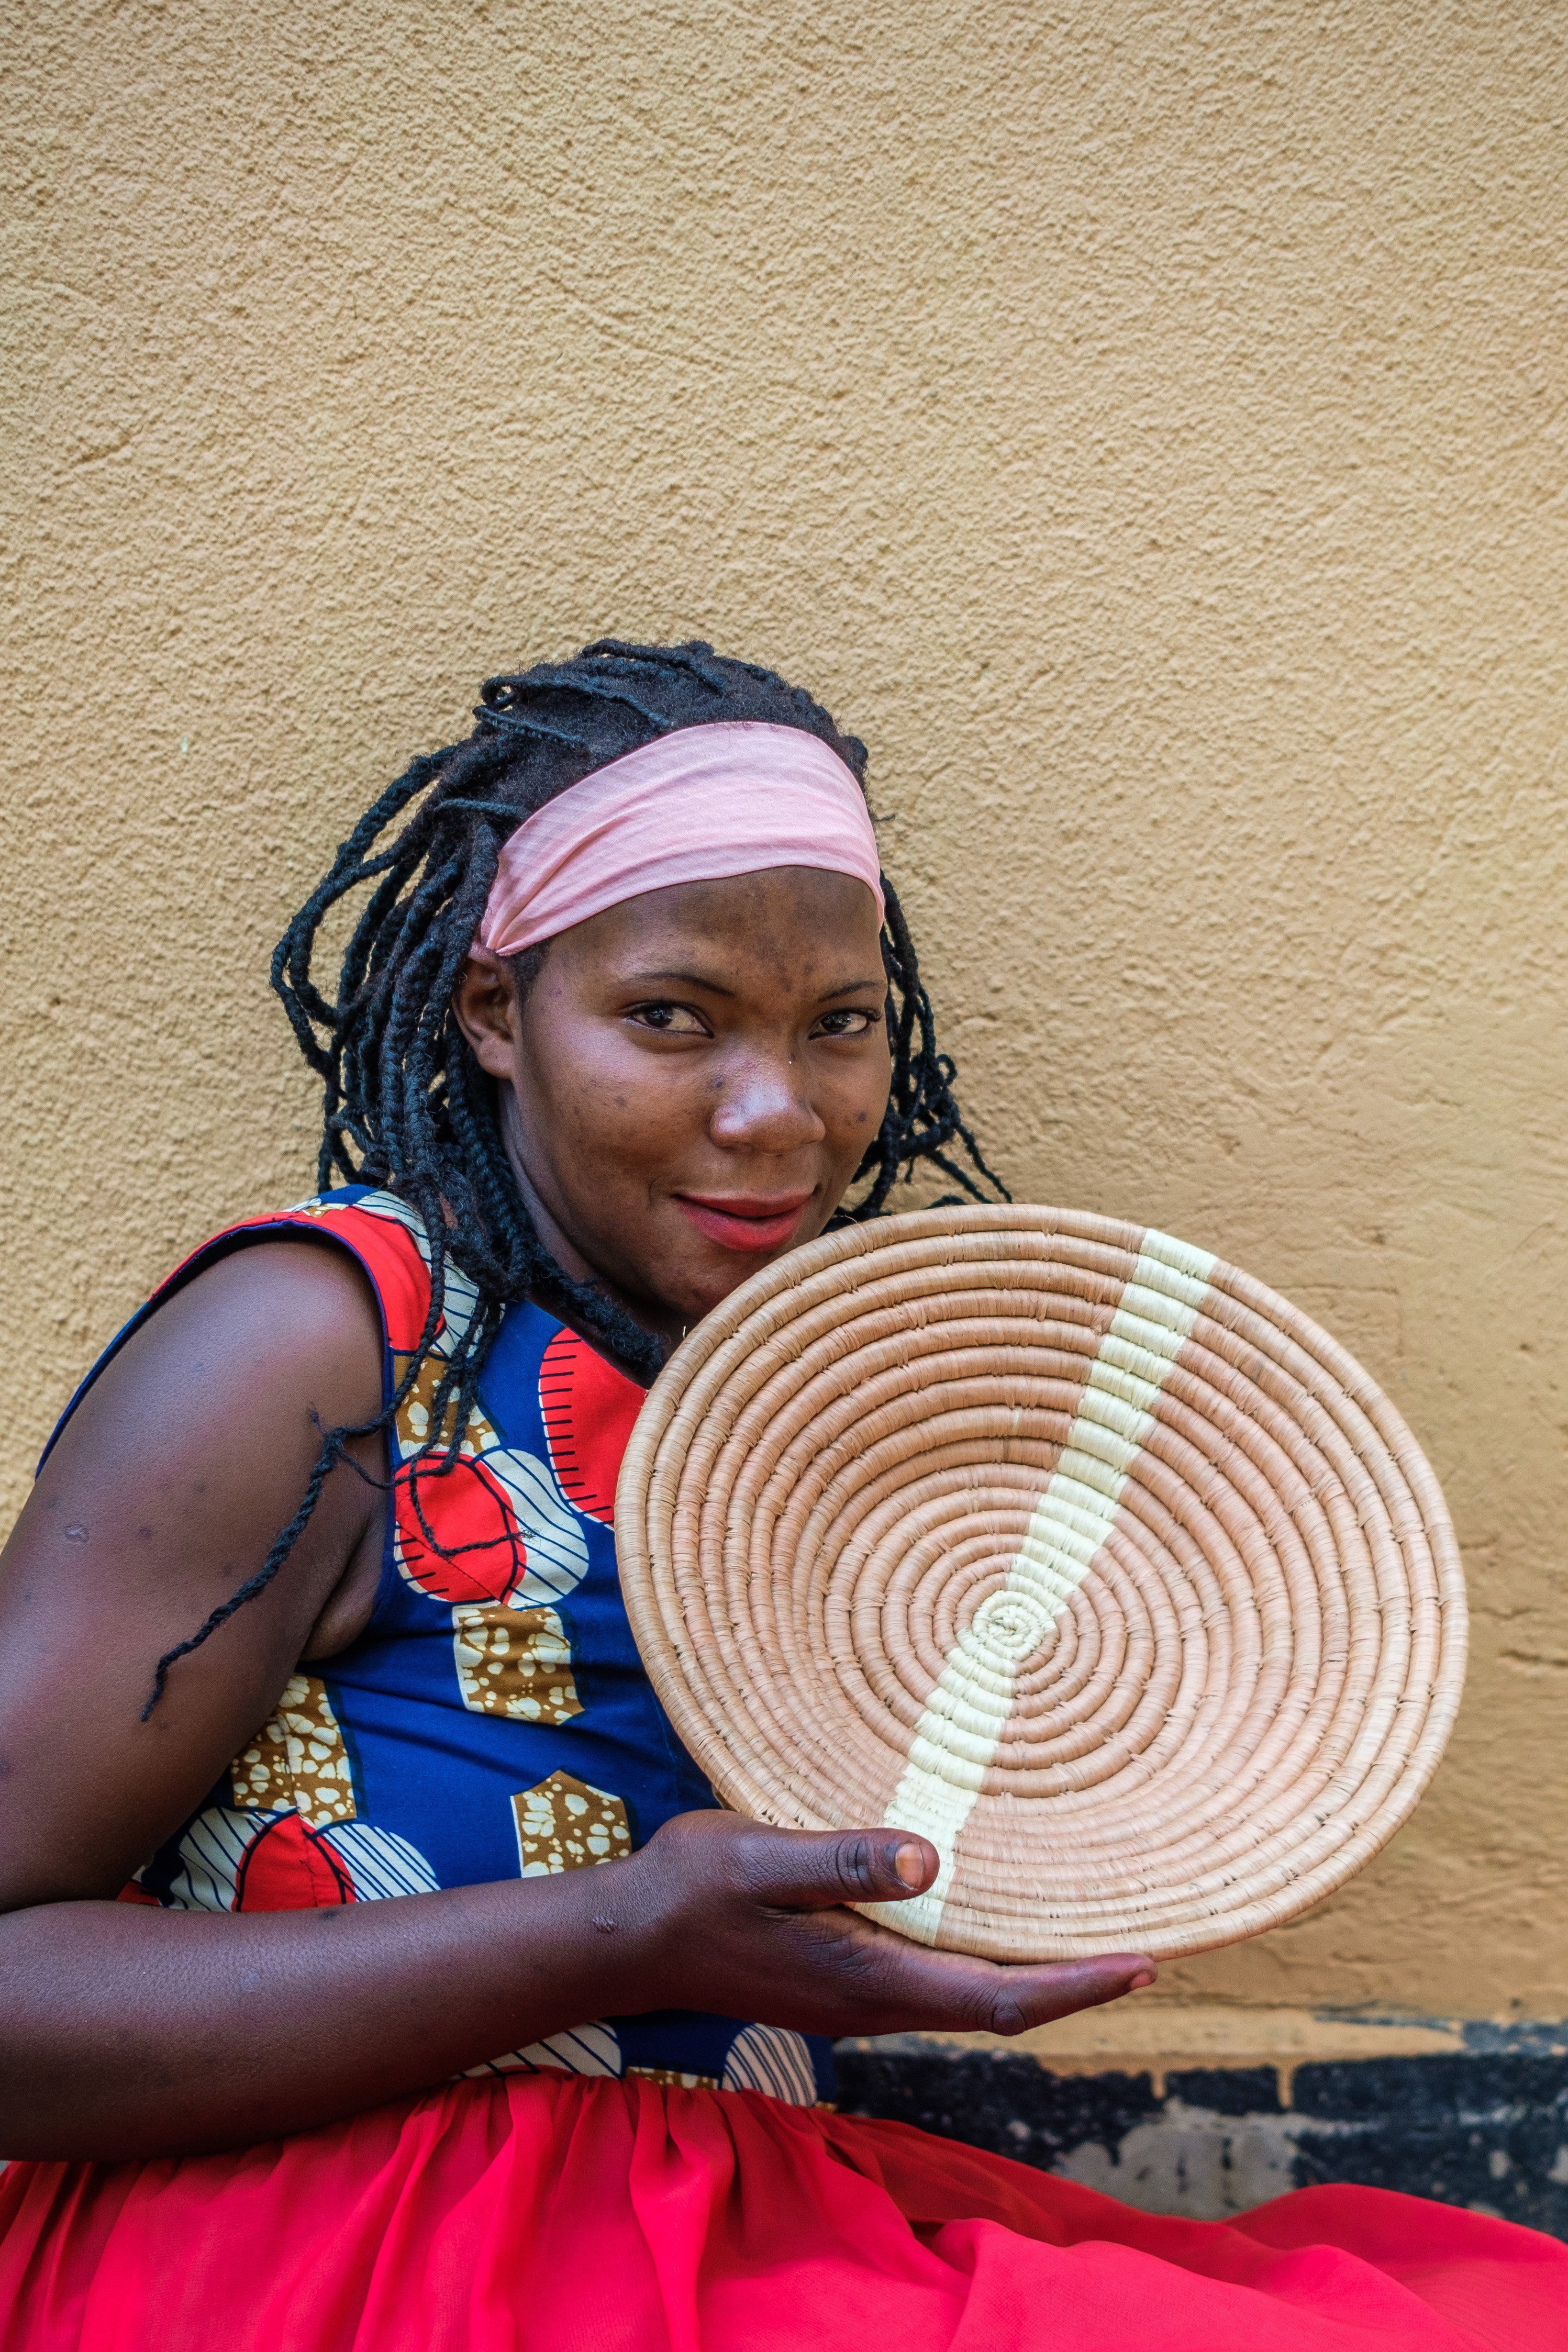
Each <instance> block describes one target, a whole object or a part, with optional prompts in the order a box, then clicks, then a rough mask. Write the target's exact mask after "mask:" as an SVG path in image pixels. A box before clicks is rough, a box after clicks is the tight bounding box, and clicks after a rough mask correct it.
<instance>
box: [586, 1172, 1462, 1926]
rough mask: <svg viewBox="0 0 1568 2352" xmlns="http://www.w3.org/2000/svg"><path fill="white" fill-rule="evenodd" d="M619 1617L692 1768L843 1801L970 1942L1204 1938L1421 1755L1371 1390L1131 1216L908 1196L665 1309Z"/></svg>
mask: <svg viewBox="0 0 1568 2352" xmlns="http://www.w3.org/2000/svg"><path fill="white" fill-rule="evenodd" d="M615 1533H616V1546H617V1550H618V1554H619V1558H620V1563H621V1574H622V1582H623V1586H624V1590H625V1596H626V1605H627V1607H628V1609H629V1610H630V1612H631V1616H632V1630H633V1632H634V1633H635V1634H636V1637H637V1641H638V1644H639V1646H640V1648H641V1650H642V1654H643V1661H644V1663H645V1664H646V1666H647V1669H648V1672H649V1674H650V1675H651V1676H652V1677H653V1685H654V1688H655V1689H656V1690H657V1692H658V1694H659V1696H660V1698H661V1699H662V1700H663V1702H664V1706H665V1708H666V1709H667V1711H668V1713H669V1715H670V1717H671V1718H672V1720H673V1722H674V1727H675V1729H676V1730H677V1732H678V1733H679V1734H680V1737H681V1738H682V1739H683V1740H684V1741H685V1745H686V1747H687V1748H689V1750H690V1751H691V1753H692V1755H693V1756H694V1757H695V1759H696V1760H697V1762H698V1763H699V1764H700V1765H701V1767H702V1769H704V1771H705V1772H706V1774H707V1775H708V1777H709V1779H710V1780H711V1781H712V1782H713V1785H714V1788H715V1789H716V1791H717V1793H718V1795H719V1797H720V1798H721V1799H722V1801H724V1803H726V1804H727V1805H728V1806H730V1807H732V1808H733V1809H734V1810H736V1811H739V1812H744V1813H747V1814H750V1815H752V1816H754V1817H755V1818H757V1819H758V1820H761V1821H767V1822H778V1823H781V1824H784V1825H787V1826H789V1827H791V1828H798V1829H811V1830H821V1829H841V1828H845V1827H849V1826H852V1825H867V1826H870V1825H873V1824H876V1823H881V1822H887V1823H891V1824H893V1825H894V1826H896V1827H900V1828H905V1829H910V1830H915V1831H918V1832H920V1833H921V1834H922V1835H923V1836H925V1837H927V1838H929V1839H930V1840H931V1843H933V1844H934V1845H935V1847H936V1851H937V1853H938V1854H939V1855H940V1857H941V1870H940V1873H939V1874H938V1876H937V1879H936V1883H935V1885H933V1887H932V1888H931V1890H930V1891H929V1892H928V1893H927V1894H925V1895H919V1896H917V1897H915V1898H914V1899H913V1900H911V1901H909V1902H905V1903H894V1904H886V1905H868V1906H865V1907H866V1908H867V1910H868V1911H870V1912H871V1914H872V1916H874V1917H877V1918H879V1919H882V1920H883V1921H884V1923H885V1924H886V1925H887V1926H888V1927H895V1928H897V1929H899V1930H900V1931H902V1932H903V1933H904V1934H905V1935H910V1936H915V1937H918V1938H919V1939H920V1940H921V1941H922V1942H924V1943H931V1944H939V1945H943V1946H946V1947H948V1948H952V1949H954V1950H957V1951H964V1952H973V1953H978V1954H983V1955H985V1956H986V1957H988V1958H993V1959H1048V1958H1050V1959H1054V1958H1071V1957H1075V1956H1079V1955H1085V1954H1090V1953H1094V1952H1108V1951H1127V1950H1136V1951H1144V1952H1148V1953H1150V1954H1152V1955H1154V1956H1155V1957H1156V1958H1161V1957H1167V1958H1168V1957H1172V1956H1175V1955H1176V1954H1180V1953H1187V1952H1199V1951H1204V1950H1207V1949H1209V1948H1212V1947H1213V1946H1215V1945H1218V1944H1226V1943H1232V1942H1234V1941H1236V1940H1237V1939H1238V1938H1239V1937H1243V1936H1249V1935H1255V1934H1257V1933H1258V1932H1259V1930H1260V1929H1261V1928H1264V1927H1277V1926H1278V1925H1279V1924H1280V1923H1281V1920H1285V1919H1290V1918H1292V1917H1293V1916H1295V1915H1296V1914H1297V1913H1298V1912H1300V1911H1302V1910H1304V1909H1305V1908H1306V1906H1308V1905H1309V1904H1312V1903H1315V1902H1317V1901H1319V1900H1320V1899H1321V1897H1322V1896H1323V1895H1327V1894H1328V1893H1330V1891H1331V1890H1332V1889H1333V1888H1334V1887H1336V1886H1340V1885H1343V1883H1344V1881H1345V1880H1346V1879H1347V1878H1348V1877H1350V1875H1351V1874H1352V1873H1353V1872H1354V1871H1355V1870H1357V1869H1359V1868H1360V1866H1361V1865H1362V1864H1363V1863H1364V1862H1366V1861H1368V1860H1369V1859H1370V1857H1371V1856H1372V1855H1373V1854H1375V1853H1376V1852H1377V1851H1378V1848H1379V1847H1380V1846H1382V1845H1383V1844H1384V1843H1385V1841H1386V1840H1387V1839H1388V1838H1389V1837H1390V1836H1391V1835H1392V1834H1393V1832H1394V1831H1395V1830H1396V1829H1397V1828H1398V1826H1399V1824H1400V1823H1401V1822H1403V1821H1404V1820H1405V1818H1406V1815H1407V1814H1408V1813H1409V1812H1410V1811H1411V1809H1412V1807H1413V1806H1414V1805H1415V1803H1416V1799H1417V1798H1418V1797H1419V1795H1420V1793H1421V1791H1422V1790H1423V1788H1424V1787H1425V1786H1426V1783H1427V1780H1428V1779H1429V1778H1430V1776H1431V1773H1432V1770H1433V1768H1434V1767H1435V1765H1436V1764H1437V1759H1438V1757H1439V1756H1440V1755H1441V1753H1442V1750H1443V1747H1444V1743H1445V1741H1446V1740H1447V1738H1448V1730H1449V1727H1450V1726H1451V1724H1452V1722H1453V1718H1454V1712H1455V1708H1456V1706H1458V1696H1459V1690H1460V1685H1461V1683H1462V1680H1463V1676H1464V1660H1465V1601H1464V1584H1463V1579H1462V1576H1461V1572H1460V1568H1459V1561H1458V1550H1457V1549H1456V1546H1455V1543H1454V1537H1453V1530H1452V1528H1450V1526H1449V1523H1448V1514H1447V1511H1446V1510H1445V1508H1444V1506H1443V1499H1442V1496H1441V1495H1440V1494H1439V1492H1438V1490H1437V1481H1436V1479H1435V1478H1434V1477H1433V1475H1432V1472H1431V1470H1430V1469H1429V1468H1428V1466H1427V1463H1426V1461H1425V1460H1424V1458H1423V1456H1422V1454H1421V1453H1420V1451H1419V1449H1418V1448H1417V1446H1416V1444H1415V1441H1414V1440H1413V1438H1412V1437H1411V1435H1410V1433H1409V1432H1408V1431H1407V1430H1406V1426H1405V1424H1404V1423H1403V1422H1402V1421H1401V1419H1400V1417H1399V1415H1398V1414H1397V1413H1396V1412H1395V1410H1394V1408H1393V1406H1392V1405H1391V1404H1390V1403H1389V1402H1388V1401H1387V1399H1386V1398H1385V1397H1384V1396H1383V1395H1382V1394H1381V1393H1380V1392H1379V1391H1378V1390H1377V1388H1376V1387H1375V1384H1374V1383H1373V1381H1371V1380H1369V1379H1368V1377H1367V1375H1366V1374H1365V1373H1364V1371H1363V1370H1361V1368H1360V1366H1359V1365H1357V1364H1356V1363H1355V1362H1354V1360H1352V1359H1351V1358H1350V1357H1349V1356H1347V1355H1346V1354H1345V1352H1344V1350H1343V1349H1342V1348H1339V1347H1336V1345H1335V1344H1334V1342H1333V1340H1332V1339H1329V1338H1328V1337H1327V1335H1326V1334H1325V1333H1324V1332H1322V1331H1321V1330H1319V1329H1318V1328H1317V1327H1316V1325H1315V1324H1313V1323H1312V1322H1310V1321H1309V1320H1308V1319H1307V1318H1306V1317H1305V1316H1304V1315H1300V1314H1298V1313H1297V1312H1296V1311H1295V1309H1294V1308H1293V1307H1290V1306H1288V1305H1287V1304H1286V1303H1285V1301H1284V1300H1283V1299H1281V1298H1280V1297H1276V1296H1275V1294H1274V1293H1273V1292H1272V1291H1270V1290H1267V1289H1265V1288H1264V1287H1263V1286H1262V1285H1261V1284H1260V1283H1257V1282H1253V1281H1251V1280H1250V1279H1249V1277H1248V1276H1246V1275H1244V1274H1239V1273H1238V1272H1237V1270H1236V1269H1235V1267H1234V1266H1229V1265H1224V1264H1222V1263H1220V1262H1219V1261H1218V1260H1217V1259H1214V1258H1211V1257H1209V1256H1208V1255H1206V1254H1205V1253H1204V1252H1203V1251H1201V1250H1197V1249H1193V1248H1190V1247H1189V1246H1188V1245H1187V1244H1186V1243H1183V1242H1178V1241H1174V1240H1173V1239H1172V1238H1171V1237H1170V1235H1169V1234H1161V1233H1155V1232H1150V1231H1145V1230H1143V1229H1142V1228H1140V1227H1138V1226H1135V1225H1126V1224H1120V1223H1115V1222H1113V1220H1111V1219H1109V1218H1106V1217H1097V1216H1090V1215H1087V1214H1082V1213H1077V1212H1074V1211H1071V1210H1063V1209H1036V1208H1012V1207H1009V1208H973V1209H933V1210H927V1211H924V1212H921V1213H915V1214H914V1215H909V1216H898V1217H890V1218H887V1219H884V1220H883V1221H881V1222H879V1223H876V1224H874V1225H870V1226H855V1227H852V1228H850V1229H849V1230H848V1231H846V1232H843V1233H837V1234H828V1235H826V1236H825V1237H824V1238H823V1239H822V1240H821V1241H817V1242H813V1243H810V1244H808V1245H807V1246H806V1247H805V1248H803V1249H800V1250H796V1251H792V1252H791V1253H790V1255H789V1256H788V1257H785V1258H782V1259H780V1260H779V1261H778V1262H777V1263H776V1264H774V1265H770V1266H768V1267H766V1268H764V1269H763V1271H762V1272H761V1273H759V1274H758V1275H755V1276H753V1277H752V1278H751V1280H750V1281H748V1282H747V1283H745V1284H743V1285H742V1286H741V1287H740V1289H738V1290H737V1291H736V1292H735V1293H734V1295H733V1296H732V1297H730V1298H728V1299H727V1300H726V1301H725V1303H724V1305H723V1306H722V1307H718V1308H717V1309H716V1311H715V1312H714V1313H713V1314H711V1315H709V1316H708V1317H707V1318H706V1319H705V1320H704V1321H703V1322H702V1323H701V1324H700V1325H699V1326H698V1328H696V1329H695V1331H694V1332H693V1333H692V1334H691V1336H690V1337H689V1339H686V1340H685V1342H684V1344H683V1345H682V1347H681V1348H680V1349H679V1350H678V1351H677V1353H676V1354H675V1355H674V1357H673V1358H672V1360H671V1361H670V1363H669V1364H668V1365H667V1366H666V1367H665V1370H664V1372H663V1374H662V1375H661V1377H660V1379H659V1380H658V1381H657V1382H656V1384H655V1386H654V1387H653V1391H651V1393H650V1395H649V1397H648V1401H647V1402H646V1404H645V1405H644V1406H643V1411H642V1413H641V1415H640V1416H639V1419H638V1422H637V1425H636V1428H635V1430H634V1432H633V1433H632V1443H631V1445H630V1447H629V1449H628V1451H627V1454H626V1459H625V1464H624V1466H623V1468H622V1474H621V1481H620V1486H619V1490H618V1492H617V1496H616V1505H615Z"/></svg>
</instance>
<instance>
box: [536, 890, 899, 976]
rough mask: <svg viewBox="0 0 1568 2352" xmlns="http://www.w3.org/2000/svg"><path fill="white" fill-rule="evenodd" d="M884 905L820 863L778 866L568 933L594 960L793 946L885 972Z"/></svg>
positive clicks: (641, 899) (647, 902) (665, 897)
mask: <svg viewBox="0 0 1568 2352" xmlns="http://www.w3.org/2000/svg"><path fill="white" fill-rule="evenodd" d="M880 928H881V926H880V921H879V916H878V909H877V904H876V900H875V899H874V898H873V896H872V893H871V891H870V890H869V889H868V888H867V887H866V885H865V884H864V883H863V882H861V881H857V880H856V879H855V877H853V876H852V875H848V874H838V873H830V872H828V871H826V870H825V869H823V868H821V867H818V866H770V867H768V868H766V869H765V870H764V871H762V872H760V873H757V874H735V875H728V876H727V877H724V879H722V880H719V881H708V882H676V883H671V884H669V885H668V886H666V887H664V888H663V889H659V890H647V891H643V893H641V894H640V895H639V896H638V897H636V898H626V899H622V902H621V904H620V905H619V906H616V907H607V908H605V909H604V910H603V912H602V913H601V914H598V915H594V916H591V918H590V919H589V920H588V921H587V922H584V923H579V924H577V925H576V926H575V927H574V929H572V930H570V931H567V932H563V933H562V934H561V943H562V944H563V945H564V944H566V943H568V942H570V944H571V948H572V951H573V953H574V955H578V956H586V957H589V958H591V959H592V960H594V961H599V960H601V959H612V960H615V961H620V960H621V959H622V958H624V957H625V956H627V955H629V954H631V955H635V956H637V957H638V958H639V959H641V957H642V956H643V955H644V954H645V953H646V952H649V951H654V950H656V951H658V952H661V953H662V952H664V950H666V949H667V948H671V947H674V946H677V945H679V944H683V943H687V942H690V943H704V944H707V945H709V946H713V947H716V946H718V945H719V944H720V943H722V944H723V945H724V946H725V948H726V950H727V951H729V952H732V953H740V954H742V955H744V954H745V953H747V951H748V950H751V951H757V950H761V949H764V948H766V950H768V952H769V953H776V952H777V951H778V949H779V947H780V946H784V945H793V946H794V947H796V948H798V949H807V950H813V951H816V952H826V951H831V950H841V951H843V952H849V953H858V955H859V957H860V959H861V961H866V959H867V958H869V963H868V966H867V969H868V972H869V973H871V974H873V975H874V974H876V973H878V972H880V970H881V959H880V956H879V954H878V952H877V938H878V933H879V930H880Z"/></svg>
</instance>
